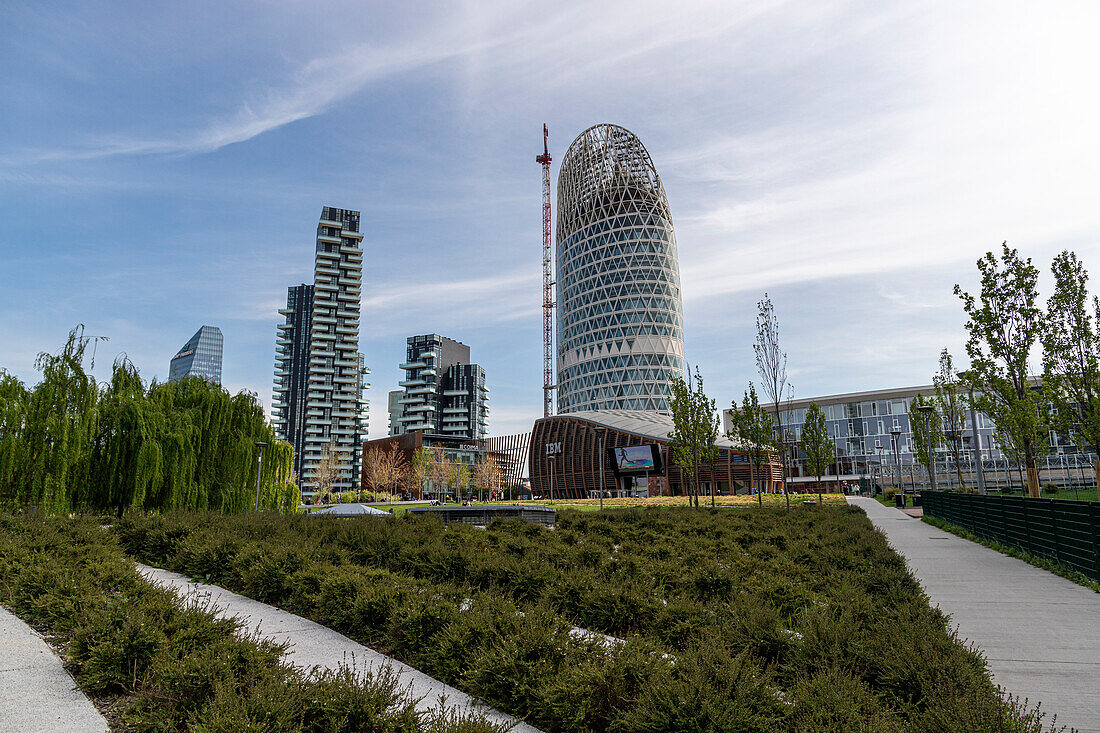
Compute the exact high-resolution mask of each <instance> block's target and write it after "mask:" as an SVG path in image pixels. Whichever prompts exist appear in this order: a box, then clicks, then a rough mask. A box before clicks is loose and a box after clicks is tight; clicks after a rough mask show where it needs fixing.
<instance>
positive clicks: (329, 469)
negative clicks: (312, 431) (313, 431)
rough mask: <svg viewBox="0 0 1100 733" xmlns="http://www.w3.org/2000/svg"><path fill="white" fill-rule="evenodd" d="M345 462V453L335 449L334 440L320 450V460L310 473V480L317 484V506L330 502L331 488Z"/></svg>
mask: <svg viewBox="0 0 1100 733" xmlns="http://www.w3.org/2000/svg"><path fill="white" fill-rule="evenodd" d="M346 462H347V460H346V456H345V453H344V451H341V450H340V449H339V448H337V447H336V441H335V440H330V441H329V442H328V444H327V445H325V447H324V448H322V449H321V460H319V461H318V462H317V464H316V465H315V466H314V467H313V470H312V471H311V472H310V478H311V479H312V480H313V483H315V484H317V503H318V504H327V503H329V502H331V501H332V487H333V486H334V485H335V484H336V482H337V481H339V480H340V474H341V473H342V472H343V467H344V464H345V463H346Z"/></svg>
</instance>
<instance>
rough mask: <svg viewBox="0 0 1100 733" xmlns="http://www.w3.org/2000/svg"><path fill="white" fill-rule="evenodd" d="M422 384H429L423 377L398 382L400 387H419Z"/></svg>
mask: <svg viewBox="0 0 1100 733" xmlns="http://www.w3.org/2000/svg"><path fill="white" fill-rule="evenodd" d="M422 384H427V382H425V381H424V380H423V379H405V380H403V381H400V382H398V383H397V386H398V387H419V386H420V385H422Z"/></svg>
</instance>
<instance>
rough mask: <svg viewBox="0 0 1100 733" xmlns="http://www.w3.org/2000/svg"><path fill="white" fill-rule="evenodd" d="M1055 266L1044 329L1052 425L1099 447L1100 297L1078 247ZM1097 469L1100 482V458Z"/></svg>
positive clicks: (1045, 374)
mask: <svg viewBox="0 0 1100 733" xmlns="http://www.w3.org/2000/svg"><path fill="white" fill-rule="evenodd" d="M1051 271H1052V272H1053V274H1054V294H1053V295H1051V296H1050V299H1049V300H1048V301H1047V316H1046V324H1045V328H1044V329H1043V333H1042V335H1041V340H1042V343H1043V385H1044V387H1045V391H1046V396H1047V399H1049V400H1050V402H1051V405H1052V406H1053V407H1054V409H1053V410H1052V411H1051V414H1050V418H1049V419H1050V427H1051V429H1052V430H1054V431H1055V432H1056V433H1059V434H1060V435H1062V436H1065V437H1067V438H1071V439H1073V440H1074V441H1075V442H1077V443H1078V444H1079V445H1080V444H1085V445H1087V446H1088V447H1090V448H1091V449H1092V450H1100V298H1095V297H1094V298H1093V299H1092V300H1091V302H1090V300H1089V292H1088V280H1089V274H1088V272H1087V271H1086V270H1085V266H1084V264H1083V263H1082V262H1081V261H1080V260H1078V259H1077V255H1076V254H1074V253H1073V252H1068V251H1067V252H1062V253H1061V254H1060V255H1058V256H1057V257H1055V258H1054V263H1053V265H1052V266H1051ZM1093 471H1094V472H1095V474H1096V484H1097V487H1098V488H1100V461H1097V462H1096V463H1094V464H1093Z"/></svg>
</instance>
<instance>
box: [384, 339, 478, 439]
mask: <svg viewBox="0 0 1100 733" xmlns="http://www.w3.org/2000/svg"><path fill="white" fill-rule="evenodd" d="M407 343H408V350H407V354H406V359H407V360H406V362H405V363H404V364H402V365H401V368H402V369H404V370H405V379H404V380H402V381H401V382H400V383H399V384H400V386H402V387H404V388H405V392H404V394H403V395H402V396H400V397H399V398H398V399H397V401H396V402H397V406H398V408H399V410H400V414H399V415H398V416H397V417H396V418H391V422H392V424H391V427H390V434H391V435H404V434H405V433H411V432H413V431H414V430H423V431H425V432H428V433H433V434H436V435H446V436H450V437H453V438H469V439H470V440H474V439H477V438H483V437H485V435H486V433H487V432H488V430H489V388H488V387H487V386H486V384H485V370H484V369H482V368H481V367H480V366H478V365H477V364H471V363H470V347H469V346H467V345H466V344H464V343H461V342H459V341H454V340H453V339H449V338H446V337H445V336H440V335H439V334H437V333H430V334H425V335H423V336H410V337H409V338H408V340H407ZM391 404H392V403H391Z"/></svg>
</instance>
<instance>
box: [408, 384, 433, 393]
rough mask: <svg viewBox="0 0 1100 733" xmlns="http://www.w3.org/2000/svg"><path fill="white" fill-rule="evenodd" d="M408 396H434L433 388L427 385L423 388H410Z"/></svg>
mask: <svg viewBox="0 0 1100 733" xmlns="http://www.w3.org/2000/svg"><path fill="white" fill-rule="evenodd" d="M408 393H409V394H411V395H412V394H435V386H434V385H431V384H428V385H425V386H423V387H412V388H410V389H409V391H408Z"/></svg>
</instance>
